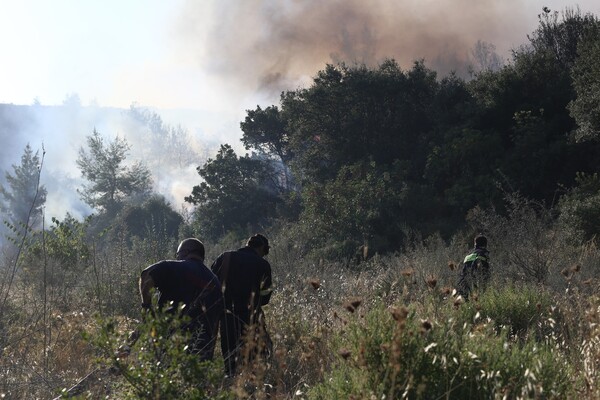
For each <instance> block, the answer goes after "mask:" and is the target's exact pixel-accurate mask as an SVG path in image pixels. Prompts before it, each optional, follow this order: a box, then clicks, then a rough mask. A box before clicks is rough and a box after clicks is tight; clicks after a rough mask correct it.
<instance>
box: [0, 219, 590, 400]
mask: <svg viewBox="0 0 600 400" xmlns="http://www.w3.org/2000/svg"><path fill="white" fill-rule="evenodd" d="M481 213H483V214H480V217H481V219H480V221H483V222H485V223H486V224H487V222H486V221H488V219H486V218H488V217H489V221H490V222H489V224H487V225H486V224H484V225H485V226H484V228H485V232H486V233H487V234H488V238H489V241H490V246H489V248H490V254H491V265H492V271H493V272H492V274H493V280H492V284H491V285H490V287H489V288H488V290H487V291H485V292H481V293H475V294H474V296H472V297H471V299H470V301H469V302H464V301H463V300H462V299H460V298H456V297H455V296H453V288H454V285H455V283H456V278H457V274H458V269H457V266H458V264H459V261H460V260H461V259H462V258H463V257H464V254H466V252H468V251H469V249H470V247H471V240H472V235H471V234H469V233H467V234H462V235H457V236H456V237H455V239H453V240H451V241H449V242H447V241H444V240H442V239H441V238H440V237H435V236H434V237H432V238H427V239H425V240H417V241H415V242H414V243H412V244H411V245H410V246H406V247H405V248H403V249H399V251H398V253H396V254H388V255H374V256H372V257H371V258H369V259H367V260H365V261H362V262H361V263H360V264H352V265H349V263H348V260H338V261H335V260H334V261H331V260H326V259H323V258H320V257H318V258H317V257H315V256H314V255H311V254H315V253H311V252H310V251H309V249H307V248H306V243H307V241H305V240H304V238H303V237H301V236H300V237H299V236H296V233H298V232H299V230H294V229H293V228H290V227H289V226H285V227H284V226H282V227H281V229H277V230H275V229H274V230H272V231H270V232H266V233H267V236H269V238H270V241H271V243H272V247H271V254H270V255H269V256H268V258H269V261H270V263H271V265H272V267H273V278H274V288H275V291H274V294H273V296H272V299H271V303H270V304H269V305H268V306H266V307H265V314H266V319H267V327H268V329H269V331H270V333H271V337H272V339H273V341H274V352H273V355H272V357H271V358H270V359H262V360H257V361H256V363H254V364H252V365H249V366H248V367H247V368H245V369H243V372H242V375H240V376H238V377H236V378H234V379H229V380H223V375H222V365H220V364H219V362H220V361H217V362H216V363H215V364H212V365H209V366H203V367H202V368H201V369H199V371H200V370H201V371H203V372H202V373H203V374H205V375H203V376H206V377H210V378H207V379H209V380H210V381H211V382H212V384H211V385H212V386H211V387H210V391H206V390H205V391H204V392H202V393H204V394H202V393H201V392H194V391H193V390H195V389H192V388H191V387H188V386H186V385H188V383H189V382H188V381H187V379H191V377H190V376H189V375H185V373H183V372H176V371H171V370H165V374H164V376H165V379H168V378H169V377H171V378H172V380H173V379H174V381H173V382H178V385H179V384H180V386H177V387H178V388H188V389H189V390H188V389H185V390H188V391H187V392H185V393H188V394H190V395H192V394H193V395H196V394H198V393H200V394H198V396H204V395H206V396H213V397H214V396H216V395H219V396H221V395H222V396H223V397H225V398H226V397H228V396H229V397H233V398H255V399H260V398H271V399H295V398H306V399H309V398H315V399H332V398H344V399H345V398H356V399H359V398H360V399H362V398H378V399H381V398H383V397H384V396H385V398H386V399H390V398H424V399H425V398H427V399H431V398H542V399H543V398H570V397H571V398H572V397H577V398H584V399H594V398H599V397H600V385H599V384H598V383H597V382H599V381H600V328H599V326H600V298H599V297H598V295H597V293H598V289H599V288H600V285H599V280H598V274H597V272H598V265H599V264H598V260H599V259H600V251H598V249H597V247H596V246H595V245H594V243H593V242H589V243H581V244H574V243H572V242H571V243H569V242H567V241H562V240H561V238H560V232H559V231H556V232H554V231H552V232H553V233H548V232H551V231H548V230H547V229H553V228H554V227H546V228H544V229H546V234H545V235H542V236H541V238H543V239H544V240H542V239H540V240H539V241H536V245H535V246H533V247H531V246H530V247H528V246H526V245H525V244H523V245H521V243H520V242H518V241H515V240H514V238H512V237H509V235H508V234H507V232H510V227H515V229H520V228H519V224H520V223H523V218H525V217H521V216H522V215H525V214H522V213H514V214H511V215H512V217H509V218H507V219H504V220H501V221H500V220H497V219H494V218H492V217H493V213H492V212H490V211H481ZM485 213H490V215H488V214H485ZM526 215H528V217H527V218H538V217H536V216H535V215H536V214H526ZM493 221H495V222H497V223H501V224H504V225H503V226H502V227H498V226H495V225H493V224H492V222H493ZM544 221H545V220H544ZM536 224H537V223H536ZM540 224H541V223H540ZM540 224H537V225H536V226H540V227H542V226H543V224H541V225H540ZM540 229H541V228H540ZM515 235H517V236H518V237H520V238H526V237H527V232H526V231H524V230H523V231H517V232H516V233H515ZM519 235H520V236H519ZM117 239H118V236H114V240H111V241H109V242H107V241H103V240H102V239H101V238H95V239H90V238H87V239H86V240H87V242H86V243H87V244H88V245H89V252H88V253H86V254H88V255H87V256H86V257H87V258H76V260H79V261H78V262H77V263H72V262H70V263H66V262H65V261H64V260H63V259H61V258H60V257H59V256H54V255H53V254H63V253H64V252H63V253H61V252H58V253H50V252H49V253H48V254H49V257H48V261H47V263H48V264H47V265H48V270H47V272H48V276H47V287H46V288H45V289H44V290H43V291H44V293H42V288H43V287H42V286H41V285H40V282H41V275H40V271H41V266H42V264H41V261H40V258H39V257H35V256H33V254H24V255H23V258H22V259H23V260H27V263H25V264H23V268H21V269H20V270H19V271H20V272H19V274H17V276H16V277H15V279H14V282H13V286H12V288H11V292H10V295H9V296H8V297H7V302H6V305H5V307H4V310H3V311H4V312H3V316H2V318H1V321H0V329H1V331H0V332H1V335H2V336H1V338H0V339H1V343H2V346H1V348H0V352H1V357H0V393H1V394H4V395H5V397H8V398H14V399H29V398H50V397H52V396H54V395H57V394H59V393H60V391H61V390H62V389H63V388H69V387H71V386H72V385H73V384H74V383H76V382H77V381H78V380H80V379H81V378H82V377H84V376H86V375H87V374H88V373H89V372H90V371H94V370H95V369H96V368H98V365H97V364H96V363H95V360H96V357H97V356H101V357H100V358H101V359H103V360H104V362H109V364H110V362H114V361H115V359H114V355H115V354H116V353H115V351H117V350H118V348H119V346H120V345H122V344H123V343H124V342H125V341H126V339H125V337H126V332H128V330H129V329H131V327H132V324H136V323H137V322H136V320H140V317H141V315H140V310H139V294H138V291H137V280H138V277H139V272H140V271H141V269H143V268H145V267H146V266H147V265H148V264H150V263H153V262H156V261H158V259H162V258H171V257H172V253H173V251H174V248H175V246H176V243H177V241H178V239H179V238H150V239H147V240H146V241H143V240H133V241H126V240H117ZM73 240H75V239H73ZM77 240H79V239H77ZM536 240H537V239H536ZM68 243H71V242H68ZM167 243H170V245H167ZM205 244H206V246H207V260H206V262H207V264H208V265H210V263H211V262H212V260H214V258H216V256H217V255H218V254H219V253H220V252H221V251H223V250H228V249H234V248H238V247H241V246H242V245H243V239H242V238H238V237H233V236H231V237H227V238H225V239H224V240H223V241H221V242H220V243H205ZM69 246H70V244H69ZM170 246H172V247H173V248H172V249H170V248H169V247H170ZM67 248H69V247H68V246H67ZM157 249H160V252H161V254H158V253H157ZM26 253H27V252H26ZM517 253H518V254H521V255H523V257H522V258H523V260H529V259H531V260H534V261H535V260H537V261H536V262H538V261H539V263H538V264H536V265H538V266H547V267H548V268H547V269H545V267H544V268H543V271H542V272H543V276H544V279H543V280H542V281H541V282H539V280H538V279H537V278H536V277H535V276H533V275H528V274H526V273H525V272H524V271H523V270H522V268H521V267H520V264H519V263H515V259H514V257H512V256H511V254H512V255H514V254H517ZM155 258H158V259H155ZM70 260H73V259H72V258H71V259H70ZM520 262H522V260H521V261H520ZM7 267H8V265H6V266H4V267H3V269H0V270H2V271H6V270H7ZM540 276H541V275H540ZM44 294H47V297H46V301H47V303H48V304H47V318H46V320H45V321H46V322H45V323H44V318H43V315H42V313H41V310H42V305H43V301H44V300H43V298H44V297H43V296H44ZM98 314H99V315H102V318H103V319H104V320H105V321H113V325H112V328H111V329H112V330H111V331H105V332H104V333H103V331H102V329H101V328H102V324H98V323H97V322H96V319H95V318H94V317H93V316H94V315H98ZM48 324H51V328H52V329H51V332H52V334H51V336H50V337H46V338H45V337H44V334H45V332H49V330H48V326H47V325H48ZM84 331H87V332H90V334H91V336H90V338H91V339H90V341H85V340H83V337H82V335H81V333H82V332H84ZM102 335H104V336H102ZM93 338H104V339H106V340H104V342H105V343H106V342H109V343H110V346H109V347H111V346H112V347H111V348H112V350H113V351H108V348H107V347H104V348H103V347H102V346H100V344H99V342H98V341H97V340H94V339H93ZM44 343H45V346H44ZM141 343H142V342H140V344H141ZM149 349H150V347H149V346H138V347H134V348H133V349H132V353H131V357H132V358H131V359H130V361H129V362H131V363H134V360H151V359H152V357H150V356H151V355H152V354H146V353H145V352H147V351H149ZM44 350H45V351H44ZM44 354H45V355H46V357H47V361H48V362H47V363H45V360H44V359H43V355H44ZM175 355H176V356H178V357H179V356H182V355H181V354H179V355H178V354H175ZM216 358H217V360H220V354H219V352H218V349H217V354H216ZM188 361H189V360H186V361H185V362H188ZM134 364H135V363H134ZM180 364H181V365H183V364H184V362H183V361H182V362H180ZM124 365H125V364H124ZM136 365H137V367H136ZM143 365H145V364H144V363H139V364H135V365H133V366H134V367H135V368H137V369H140V370H143V369H146V367H143ZM42 366H44V367H43V368H42ZM194 368H195V367H194ZM156 372H157V373H160V369H158V370H156ZM123 379H124V375H123V374H120V375H114V374H108V375H106V376H104V377H103V378H102V382H103V383H102V384H100V386H98V383H96V387H95V388H94V387H90V388H89V389H88V391H87V392H84V393H83V394H82V395H83V396H90V397H94V396H100V395H102V396H106V395H108V396H109V397H111V398H124V397H127V396H128V397H130V398H136V396H137V398H142V395H140V394H139V393H142V392H136V390H133V389H132V386H131V385H128V384H127V382H126V381H124V380H123ZM157 382H161V381H160V379H158V380H157ZM190 382H191V381H190ZM165 385H167V386H168V380H167V383H166V384H165ZM167 386H165V387H164V388H163V387H162V386H161V387H160V389H161V390H162V389H164V390H165V391H164V392H161V391H159V393H167V392H168V390H170V389H169V388H168V387H167ZM157 390H158V389H157ZM177 390H179V389H177ZM86 393H87V394H86ZM136 393H138V394H136ZM144 393H146V392H144ZM168 393H171V392H168ZM178 393H179V392H178ZM182 393H183V392H182ZM207 393H208V394H207Z"/></svg>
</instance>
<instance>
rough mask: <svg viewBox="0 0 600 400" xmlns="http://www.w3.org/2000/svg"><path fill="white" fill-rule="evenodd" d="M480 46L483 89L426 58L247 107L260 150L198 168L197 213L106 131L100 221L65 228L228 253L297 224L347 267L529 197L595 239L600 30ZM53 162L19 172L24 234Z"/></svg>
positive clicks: (247, 127)
mask: <svg viewBox="0 0 600 400" xmlns="http://www.w3.org/2000/svg"><path fill="white" fill-rule="evenodd" d="M478 49H479V53H481V54H479V58H480V61H481V62H480V68H479V69H478V70H477V71H476V72H475V71H473V73H472V75H471V77H470V78H469V79H464V78H461V77H458V76H456V75H449V76H445V77H439V76H438V75H437V74H436V72H435V71H433V70H431V69H429V68H428V67H427V66H426V65H425V62H424V61H417V62H415V63H414V65H413V66H412V67H411V68H410V69H407V70H403V69H402V68H400V66H399V65H398V64H397V63H396V62H395V61H394V60H392V59H389V60H386V61H384V62H382V63H381V64H380V65H379V66H377V67H368V66H365V65H347V64H343V63H342V64H337V65H327V66H326V68H325V69H324V70H322V71H320V72H318V73H317V74H316V76H315V77H314V79H313V81H312V84H311V85H310V86H308V87H306V88H302V89H297V90H292V91H287V92H284V93H282V94H281V98H280V103H279V104H278V105H271V106H268V107H264V108H263V107H261V106H257V107H256V109H253V110H248V111H247V115H246V117H245V119H244V121H242V122H241V124H240V125H241V129H242V132H243V136H242V142H243V144H244V146H245V148H246V149H247V150H248V151H249V152H250V154H246V155H238V154H236V152H235V151H234V149H233V147H232V146H231V145H228V144H223V145H221V147H220V149H219V151H218V152H217V154H216V155H215V156H214V157H213V158H209V159H208V161H207V162H205V163H204V164H203V165H200V166H198V168H197V171H198V174H199V181H200V183H199V184H197V185H194V182H189V187H190V194H189V195H188V196H186V197H185V201H187V202H189V203H191V204H193V205H194V206H195V208H194V211H193V213H192V214H191V215H182V214H185V213H183V212H176V211H174V210H173V207H172V205H171V204H170V203H169V202H168V201H166V199H165V198H164V197H162V196H160V195H158V194H156V193H155V190H156V189H155V187H154V186H153V182H152V177H153V176H154V175H156V173H158V172H160V171H161V170H163V169H164V164H165V162H166V157H165V158H162V159H158V160H157V159H155V158H154V157H150V158H149V159H148V160H149V162H151V163H154V164H156V165H151V166H150V167H151V168H149V167H148V165H147V164H145V163H141V162H140V163H137V164H136V163H131V162H130V160H127V157H128V154H129V150H130V149H131V147H130V145H129V144H128V142H127V141H126V140H125V139H123V138H119V137H117V138H115V139H114V140H112V141H107V140H106V139H105V138H104V137H103V136H102V132H100V133H99V132H97V131H94V132H93V133H92V134H91V135H90V136H88V138H87V143H86V146H83V147H82V148H80V151H79V153H78V156H79V157H78V159H77V165H78V167H79V169H80V171H81V173H82V176H83V177H84V179H86V180H87V182H88V183H87V184H85V185H83V186H82V187H81V188H80V190H79V194H80V196H81V198H82V200H83V201H85V202H86V203H87V204H88V205H89V206H90V207H91V208H92V209H94V211H95V214H94V216H93V217H91V218H90V219H88V220H86V221H77V220H76V219H75V218H73V217H72V216H70V215H67V216H66V217H65V219H64V221H63V223H68V224H88V225H89V229H90V232H93V233H96V234H97V233H100V232H103V231H104V230H107V232H109V235H108V237H112V238H115V237H127V240H128V241H129V242H131V241H132V240H133V238H135V237H138V238H142V239H144V238H148V237H151V236H152V235H155V236H156V237H158V236H160V235H165V234H166V235H167V236H170V237H173V238H174V240H176V239H177V237H182V236H189V235H195V236H198V237H200V238H202V239H203V240H209V241H212V242H216V241H218V240H220V239H222V238H224V237H234V238H243V237H245V236H247V235H248V234H249V233H252V232H254V231H258V230H261V231H269V230H276V229H280V228H281V227H285V229H287V230H289V231H290V232H293V233H294V234H295V235H296V236H297V237H298V238H301V239H302V240H301V242H302V243H304V245H305V246H306V252H312V253H317V254H318V255H319V256H324V257H328V258H332V259H337V258H340V257H343V258H351V257H353V256H354V255H356V254H360V256H361V257H364V256H369V255H370V254H374V253H375V252H379V253H383V252H389V251H395V250H398V249H400V248H402V246H403V245H404V244H406V243H407V242H408V241H409V239H410V238H411V237H414V235H415V234H417V235H422V236H423V237H426V236H429V235H431V234H434V233H439V234H441V235H442V237H445V238H449V237H451V236H452V235H453V234H455V233H456V232H457V231H460V230H462V229H463V228H465V226H466V222H465V221H466V216H467V214H468V213H469V210H472V209H473V208H474V207H476V206H479V207H482V208H490V209H495V210H497V211H498V212H500V213H502V212H503V208H504V201H503V198H505V196H506V194H507V193H511V194H512V193H519V195H520V196H522V197H524V198H526V199H530V200H532V201H538V202H541V203H544V204H545V205H546V206H548V207H550V208H552V209H554V210H556V211H557V212H558V214H559V217H560V220H561V221H563V222H564V226H565V227H567V228H568V229H569V230H570V231H572V233H573V235H574V236H573V237H574V239H590V238H592V237H593V236H594V235H595V234H596V233H597V232H598V228H599V227H600V207H599V206H598V203H599V201H600V180H599V179H598V176H597V172H598V171H599V170H600V157H599V154H600V151H599V150H600V147H599V146H600V143H599V141H598V138H599V136H600V100H599V99H598V96H597V93H598V90H599V89H600V67H599V66H598V65H600V63H599V61H600V22H599V21H598V18H597V17H596V16H594V15H592V14H583V13H582V12H581V11H579V10H569V9H567V10H566V11H564V12H563V13H558V12H552V11H550V10H548V9H545V11H544V12H543V14H541V15H540V17H539V25H538V27H537V29H536V30H535V31H534V32H533V33H532V34H531V35H529V37H528V42H527V43H526V44H524V45H523V46H521V47H519V48H517V49H515V50H513V52H512V58H511V59H510V60H508V61H507V62H506V65H504V66H500V64H499V62H498V58H497V56H496V55H495V54H494V53H493V46H484V45H480V46H479V47H478ZM486 59H490V60H495V61H494V62H493V63H486V62H485V60H486ZM130 114H131V115H132V116H133V118H134V119H136V120H139V121H141V123H142V125H143V126H145V127H146V129H147V130H148V132H149V133H148V135H149V136H148V140H149V142H148V146H152V148H157V149H164V150H165V152H166V153H167V154H169V155H171V156H172V158H175V159H180V160H183V159H185V163H184V164H182V165H188V163H189V161H190V159H192V158H193V157H194V155H193V154H192V153H191V152H190V150H189V149H187V148H186V146H185V140H186V137H187V136H186V135H187V133H186V132H183V131H181V129H179V130H178V129H173V128H170V127H168V126H165V125H164V124H163V123H162V121H161V120H160V117H159V116H158V115H156V114H153V113H149V112H147V111H144V110H139V109H136V108H134V107H132V110H131V111H130ZM188 139H189V138H188ZM153 154H154V153H153ZM157 163H158V164H157ZM39 164H40V159H39V155H38V154H35V153H34V152H33V151H32V149H31V148H30V147H29V146H28V147H27V148H26V149H25V152H24V154H23V158H22V163H21V165H15V166H13V171H8V172H7V173H6V184H5V185H4V186H3V187H2V188H1V191H0V194H1V195H2V198H1V199H0V200H2V206H3V211H4V215H5V219H6V220H8V221H9V223H8V226H9V228H10V229H11V230H12V231H14V232H17V231H18V226H19V224H27V222H26V219H25V217H27V215H28V213H29V211H30V210H29V208H28V207H29V206H28V205H31V204H34V202H33V196H34V195H35V194H36V193H37V200H35V204H34V207H33V208H32V209H31V215H30V218H31V217H35V216H36V215H37V216H38V217H39V215H41V207H42V206H43V202H44V199H45V196H46V189H45V188H44V187H43V186H41V187H40V188H39V190H38V191H37V192H36V190H35V189H36V188H38V182H37V181H36V177H37V172H38V170H39V166H40V165H39ZM157 171H158V172H157ZM182 200H183V199H182ZM38 220H39V218H38ZM30 222H31V221H30ZM57 223H60V222H59V221H57ZM29 225H32V224H31V223H30V224H29ZM38 227H39V221H38ZM55 228H56V227H54V226H51V229H55ZM472 228H473V229H478V228H479V227H477V226H475V227H472ZM86 229H87V228H86ZM170 245H171V244H170V243H169V244H165V246H170ZM166 249H167V247H164V248H162V250H166Z"/></svg>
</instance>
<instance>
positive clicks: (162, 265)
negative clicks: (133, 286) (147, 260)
mask: <svg viewBox="0 0 600 400" xmlns="http://www.w3.org/2000/svg"><path fill="white" fill-rule="evenodd" d="M172 262H174V261H173V260H162V261H159V262H156V263H154V264H152V265H150V266H148V267H147V268H146V269H145V270H144V271H142V272H146V271H148V272H150V271H154V270H156V269H161V268H165V267H169V266H170V265H171V263H172Z"/></svg>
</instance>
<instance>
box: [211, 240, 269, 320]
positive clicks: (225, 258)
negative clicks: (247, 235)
mask: <svg viewBox="0 0 600 400" xmlns="http://www.w3.org/2000/svg"><path fill="white" fill-rule="evenodd" d="M211 269H212V271H213V272H214V273H215V275H216V276H217V277H218V278H219V280H220V281H221V284H222V285H223V294H224V297H225V309H227V310H229V311H231V312H232V313H233V314H235V315H236V316H237V317H238V318H240V319H241V320H242V321H243V322H244V323H245V324H250V323H251V322H256V320H255V319H256V318H257V316H258V313H259V312H260V307H261V306H264V305H266V304H268V303H269V300H270V299H271V285H272V282H271V265H270V264H269V262H268V261H267V260H265V259H264V258H262V257H261V256H259V255H258V254H257V253H256V251H254V250H253V249H252V248H250V247H243V248H241V249H239V250H237V251H229V252H225V253H223V254H221V255H220V256H219V257H218V258H217V259H216V260H215V262H214V263H213V265H212V267H211Z"/></svg>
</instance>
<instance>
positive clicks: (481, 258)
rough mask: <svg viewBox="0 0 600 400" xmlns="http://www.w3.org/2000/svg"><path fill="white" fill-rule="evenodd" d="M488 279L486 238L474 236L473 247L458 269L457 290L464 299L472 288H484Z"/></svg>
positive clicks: (488, 264) (488, 266) (466, 298)
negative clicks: (459, 269)
mask: <svg viewBox="0 0 600 400" xmlns="http://www.w3.org/2000/svg"><path fill="white" fill-rule="evenodd" d="M489 280H490V263H489V251H488V250H487V238H486V237H485V236H483V235H478V236H477V237H475V248H474V249H473V250H472V251H471V253H469V254H467V256H466V257H465V259H464V261H463V264H462V269H461V271H460V275H459V279H458V284H457V292H458V294H459V295H461V296H462V297H463V298H464V299H465V300H468V299H469V294H470V293H471V291H472V290H473V289H479V290H484V289H485V287H486V285H487V283H488V281H489Z"/></svg>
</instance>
